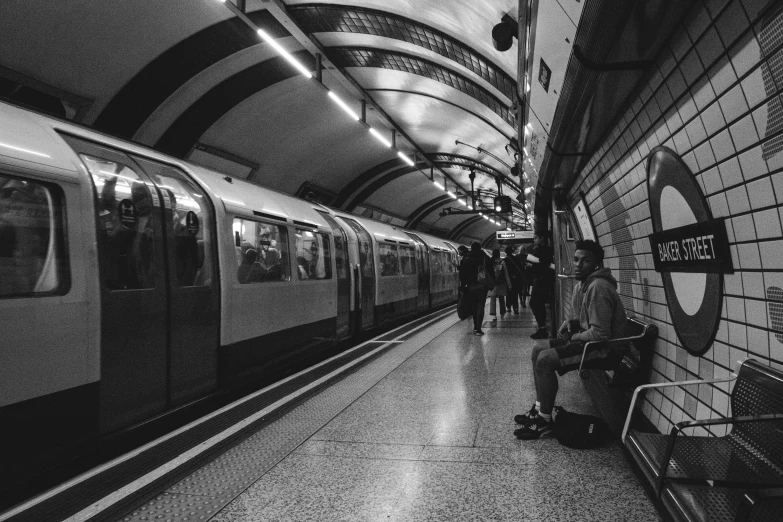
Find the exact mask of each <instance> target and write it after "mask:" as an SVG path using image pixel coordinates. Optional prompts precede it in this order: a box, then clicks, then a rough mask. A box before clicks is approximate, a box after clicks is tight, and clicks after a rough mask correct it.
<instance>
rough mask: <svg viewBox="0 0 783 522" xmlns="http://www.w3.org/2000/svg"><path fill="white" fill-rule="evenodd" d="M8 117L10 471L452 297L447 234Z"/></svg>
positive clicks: (0, 159)
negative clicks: (401, 226) (412, 229)
mask: <svg viewBox="0 0 783 522" xmlns="http://www.w3.org/2000/svg"><path fill="white" fill-rule="evenodd" d="M0 117H2V118H3V121H4V122H5V123H6V125H3V126H2V127H0V331H2V332H3V336H2V341H0V344H1V349H0V420H1V421H2V422H3V423H4V425H8V426H14V427H15V428H14V429H13V430H3V431H2V435H0V437H2V440H0V445H1V446H0V447H2V448H3V454H2V461H3V467H4V468H5V469H8V470H11V471H9V472H8V473H6V477H7V478H5V479H3V480H4V481H11V480H14V481H24V480H25V478H24V473H26V472H27V471H26V470H29V472H30V473H35V472H36V471H34V470H36V469H45V467H47V466H51V465H54V464H56V463H57V462H58V461H59V460H61V459H63V458H70V457H69V456H73V455H76V454H79V452H81V451H83V450H84V449H85V448H89V447H90V446H91V445H93V443H94V442H95V441H96V440H99V439H100V438H101V437H105V436H109V435H112V434H115V433H117V432H119V431H122V430H129V429H132V428H133V427H135V426H139V425H142V424H143V423H145V422H147V421H149V420H150V419H152V418H157V417H161V416H166V415H168V414H169V413H171V412H173V411H177V410H178V409H181V408H183V407H187V406H188V405H189V404H194V403H196V402H198V401H201V400H203V399H204V398H206V397H209V396H212V395H215V394H219V393H222V392H224V391H226V390H229V389H232V388H234V387H236V386H239V385H243V384H245V383H248V382H251V381H254V380H256V379H257V378H258V377H261V376H265V375H274V374H276V373H279V372H280V371H282V370H283V369H284V368H285V367H288V366H291V365H292V364H294V363H295V362H296V361H298V360H301V359H303V358H305V357H307V356H309V355H311V354H313V353H315V352H316V351H319V350H323V349H324V348H327V347H331V346H334V345H335V344H336V343H338V342H339V341H340V340H343V339H347V338H349V337H351V336H353V335H356V334H357V333H359V332H361V331H363V330H368V329H371V328H374V327H377V326H379V325H384V324H390V323H393V322H396V321H399V320H402V319H403V318H405V317H408V316H410V315H412V314H415V313H419V312H423V311H425V310H428V309H431V308H433V307H436V306H440V305H443V304H447V303H449V302H450V301H453V300H454V299H455V298H456V286H457V285H456V268H455V267H453V266H452V264H453V262H454V261H456V258H455V255H454V250H453V248H452V247H451V246H450V245H448V244H447V243H445V242H444V241H443V240H440V239H437V238H435V237H433V236H429V235H426V234H420V233H418V232H415V233H414V232H408V231H404V230H402V229H399V228H397V227H392V226H390V225H388V224H384V223H379V222H376V221H373V220H369V219H366V218H362V217H358V216H353V215H351V214H347V213H344V212H340V211H335V210H332V209H329V208H327V207H324V206H322V205H320V204H317V203H313V202H309V201H304V200H300V199H297V198H294V197H291V196H288V195H284V194H280V193H278V192H275V191H273V190H269V189H266V188H263V187H260V186H257V185H254V184H251V183H247V182H244V181H242V180H237V179H233V178H230V177H228V176H225V175H223V174H220V173H217V172H213V171H210V170H207V169H205V168H202V167H199V166H196V165H192V164H189V163H188V162H184V161H181V160H179V159H176V158H172V157H169V156H166V155H164V154H161V153H158V152H156V151H153V150H150V149H147V148H145V147H141V146H138V145H135V144H132V143H128V142H124V141H122V140H117V139H114V138H110V137H107V136H105V135H103V134H101V133H98V132H95V131H91V130H87V129H84V128H82V127H79V126H77V125H74V124H71V123H67V122H63V121H59V120H56V119H53V118H49V117H45V116H42V115H39V114H36V113H33V112H30V111H27V110H24V109H20V108H17V107H13V106H10V105H6V104H3V103H0ZM11 448H13V449H11ZM79 448H82V449H81V450H80V449H79ZM12 476H13V477H14V478H10V477H12Z"/></svg>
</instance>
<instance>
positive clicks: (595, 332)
mask: <svg viewBox="0 0 783 522" xmlns="http://www.w3.org/2000/svg"><path fill="white" fill-rule="evenodd" d="M571 311H572V312H571V313H572V314H574V315H575V314H577V313H578V314H579V316H578V318H579V326H580V332H578V333H575V334H574V335H573V336H572V337H571V340H572V341H581V342H590V341H607V340H609V339H616V338H618V337H626V332H627V323H626V318H625V307H624V306H623V303H622V301H621V300H620V296H619V295H617V280H616V279H615V278H614V277H612V272H611V270H610V269H608V268H601V269H599V270H596V271H595V272H593V273H592V274H590V275H589V276H588V277H587V279H585V280H584V281H581V282H579V283H577V285H576V287H575V288H574V293H573V295H572V296H571ZM573 318H574V319H576V318H577V317H573Z"/></svg>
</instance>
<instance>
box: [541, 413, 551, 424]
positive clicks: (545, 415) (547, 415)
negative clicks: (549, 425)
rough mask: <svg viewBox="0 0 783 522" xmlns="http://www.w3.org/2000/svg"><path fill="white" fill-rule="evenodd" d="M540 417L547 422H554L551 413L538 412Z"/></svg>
mask: <svg viewBox="0 0 783 522" xmlns="http://www.w3.org/2000/svg"><path fill="white" fill-rule="evenodd" d="M538 416H539V417H541V418H542V419H544V420H545V421H547V422H552V414H551V413H541V412H540V411H539V412H538Z"/></svg>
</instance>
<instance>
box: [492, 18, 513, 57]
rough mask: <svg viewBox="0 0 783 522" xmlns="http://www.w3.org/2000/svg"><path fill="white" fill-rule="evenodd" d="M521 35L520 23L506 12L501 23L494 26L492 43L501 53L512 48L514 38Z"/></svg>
mask: <svg viewBox="0 0 783 522" xmlns="http://www.w3.org/2000/svg"><path fill="white" fill-rule="evenodd" d="M518 35H519V24H518V23H517V21H516V20H514V19H513V18H511V17H510V16H508V14H504V15H503V18H501V19H500V23H499V24H497V25H496V26H495V27H493V28H492V45H494V46H495V49H497V50H498V51H500V52H501V53H502V52H504V51H508V50H509V49H511V45H512V44H513V43H514V38H516V37H517V36H518Z"/></svg>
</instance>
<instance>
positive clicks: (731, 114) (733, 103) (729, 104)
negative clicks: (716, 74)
mask: <svg viewBox="0 0 783 522" xmlns="http://www.w3.org/2000/svg"><path fill="white" fill-rule="evenodd" d="M718 101H719V103H720V107H721V109H722V110H723V115H724V116H725V118H726V121H727V122H732V121H734V120H736V119H737V118H739V117H740V115H742V114H744V113H746V112H748V104H747V103H746V102H745V96H744V95H743V94H742V88H741V87H740V86H739V85H735V86H734V87H732V88H731V89H729V91H728V92H727V93H726V94H724V95H723V96H721V98H720V100H718Z"/></svg>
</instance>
